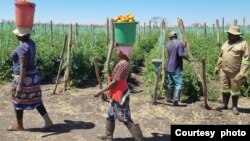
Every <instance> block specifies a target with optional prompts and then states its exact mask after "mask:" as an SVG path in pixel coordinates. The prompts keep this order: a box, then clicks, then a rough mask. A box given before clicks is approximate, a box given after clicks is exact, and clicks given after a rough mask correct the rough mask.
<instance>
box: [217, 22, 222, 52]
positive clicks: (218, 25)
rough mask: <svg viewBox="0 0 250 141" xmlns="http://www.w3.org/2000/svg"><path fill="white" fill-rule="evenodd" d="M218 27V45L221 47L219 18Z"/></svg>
mask: <svg viewBox="0 0 250 141" xmlns="http://www.w3.org/2000/svg"><path fill="white" fill-rule="evenodd" d="M216 27H217V45H218V47H220V45H221V44H220V24H219V20H218V19H217V20H216Z"/></svg>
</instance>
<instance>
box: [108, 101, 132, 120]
mask: <svg viewBox="0 0 250 141" xmlns="http://www.w3.org/2000/svg"><path fill="white" fill-rule="evenodd" d="M129 101H130V98H129V97H127V98H126V100H125V102H124V104H123V105H121V104H119V103H118V102H116V101H114V100H113V101H112V102H111V106H110V108H109V110H108V118H109V119H114V120H119V121H120V122H125V123H130V122H133V121H132V119H131V114H130V106H129Z"/></svg>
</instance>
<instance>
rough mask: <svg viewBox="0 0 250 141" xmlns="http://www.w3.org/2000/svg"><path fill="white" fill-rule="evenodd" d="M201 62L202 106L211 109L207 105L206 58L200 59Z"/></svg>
mask: <svg viewBox="0 0 250 141" xmlns="http://www.w3.org/2000/svg"><path fill="white" fill-rule="evenodd" d="M201 64H202V88H203V89H202V92H203V96H204V106H205V108H206V109H208V110H211V108H210V107H209V105H208V98H207V78H206V59H204V58H203V59H202V60H201Z"/></svg>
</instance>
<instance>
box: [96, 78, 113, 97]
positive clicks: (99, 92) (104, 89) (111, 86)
mask: <svg viewBox="0 0 250 141" xmlns="http://www.w3.org/2000/svg"><path fill="white" fill-rule="evenodd" d="M117 82H118V81H117V80H112V81H111V82H110V83H109V84H108V85H107V86H106V87H104V88H103V89H101V90H99V91H98V92H97V93H96V94H95V95H94V97H99V96H100V95H101V94H102V93H103V92H106V91H108V90H109V89H111V88H113V87H114V86H115V85H116V84H117Z"/></svg>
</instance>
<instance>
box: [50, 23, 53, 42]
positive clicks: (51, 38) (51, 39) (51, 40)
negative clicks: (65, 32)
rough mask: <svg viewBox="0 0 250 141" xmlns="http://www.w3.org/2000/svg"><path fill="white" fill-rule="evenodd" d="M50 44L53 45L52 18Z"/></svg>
mask: <svg viewBox="0 0 250 141" xmlns="http://www.w3.org/2000/svg"><path fill="white" fill-rule="evenodd" d="M50 44H51V47H53V22H52V20H51V21H50Z"/></svg>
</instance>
